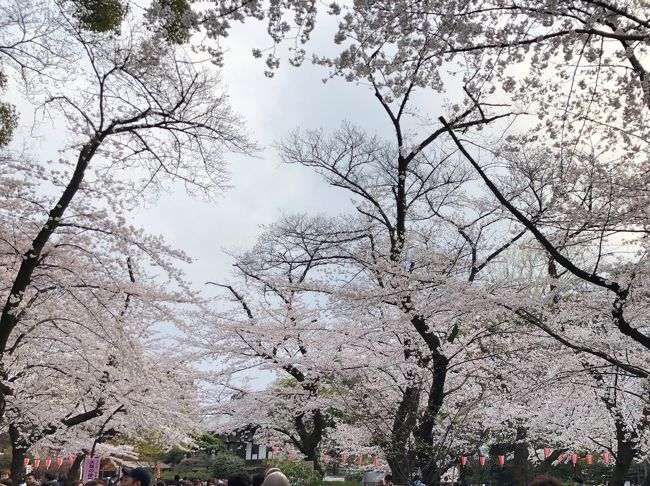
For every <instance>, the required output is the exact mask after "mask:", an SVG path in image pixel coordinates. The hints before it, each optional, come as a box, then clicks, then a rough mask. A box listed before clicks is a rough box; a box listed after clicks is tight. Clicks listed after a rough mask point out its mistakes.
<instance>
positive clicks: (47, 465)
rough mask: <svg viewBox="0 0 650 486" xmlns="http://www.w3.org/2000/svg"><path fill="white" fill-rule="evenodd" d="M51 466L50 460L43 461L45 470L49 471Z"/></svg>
mask: <svg viewBox="0 0 650 486" xmlns="http://www.w3.org/2000/svg"><path fill="white" fill-rule="evenodd" d="M51 464H52V459H45V469H49V468H50V465H51Z"/></svg>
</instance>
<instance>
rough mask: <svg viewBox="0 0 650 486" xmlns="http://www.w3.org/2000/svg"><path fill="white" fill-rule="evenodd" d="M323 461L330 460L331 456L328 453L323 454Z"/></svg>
mask: <svg viewBox="0 0 650 486" xmlns="http://www.w3.org/2000/svg"><path fill="white" fill-rule="evenodd" d="M323 462H330V456H329V455H328V454H323Z"/></svg>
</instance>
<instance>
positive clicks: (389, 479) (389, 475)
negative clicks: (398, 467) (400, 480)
mask: <svg viewBox="0 0 650 486" xmlns="http://www.w3.org/2000/svg"><path fill="white" fill-rule="evenodd" d="M384 481H390V482H391V483H392V482H393V475H392V474H386V476H384Z"/></svg>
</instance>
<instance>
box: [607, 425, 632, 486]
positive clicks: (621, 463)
mask: <svg viewBox="0 0 650 486" xmlns="http://www.w3.org/2000/svg"><path fill="white" fill-rule="evenodd" d="M617 435H619V434H618V433H617ZM635 455H636V452H635V450H634V447H632V444H630V443H629V442H627V441H626V440H624V439H623V440H622V439H621V438H619V439H618V450H617V451H616V463H615V464H614V471H613V472H612V479H611V481H610V482H609V484H610V486H623V484H624V483H625V476H627V473H628V471H629V470H630V466H631V465H632V461H633V460H634V456H635Z"/></svg>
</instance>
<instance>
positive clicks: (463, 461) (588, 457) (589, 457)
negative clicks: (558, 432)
mask: <svg viewBox="0 0 650 486" xmlns="http://www.w3.org/2000/svg"><path fill="white" fill-rule="evenodd" d="M552 453H553V451H552V449H551V448H550V447H544V457H545V458H548V457H550V456H551V454H552ZM564 455H565V454H564V452H560V453H559V454H558V456H557V459H556V460H555V461H556V462H557V463H558V464H559V463H561V462H562V460H563V459H564ZM569 457H570V460H571V463H572V464H573V465H574V466H575V465H576V464H577V462H578V459H579V456H578V454H576V453H575V452H572V453H571V454H570V456H569ZM600 458H601V459H602V461H603V463H604V464H609V462H610V459H611V455H610V454H609V452H602V453H601V454H600ZM584 460H585V462H586V463H587V464H588V465H592V464H593V462H594V456H593V454H592V453H590V452H588V453H587V454H585V457H584ZM468 461H469V458H468V457H467V456H460V465H461V466H462V467H465V466H466V465H467V462H468ZM497 461H498V462H499V465H501V466H503V465H504V463H505V455H498V456H497ZM478 462H479V464H480V465H481V467H483V466H485V462H486V457H485V456H482V455H480V456H478Z"/></svg>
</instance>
